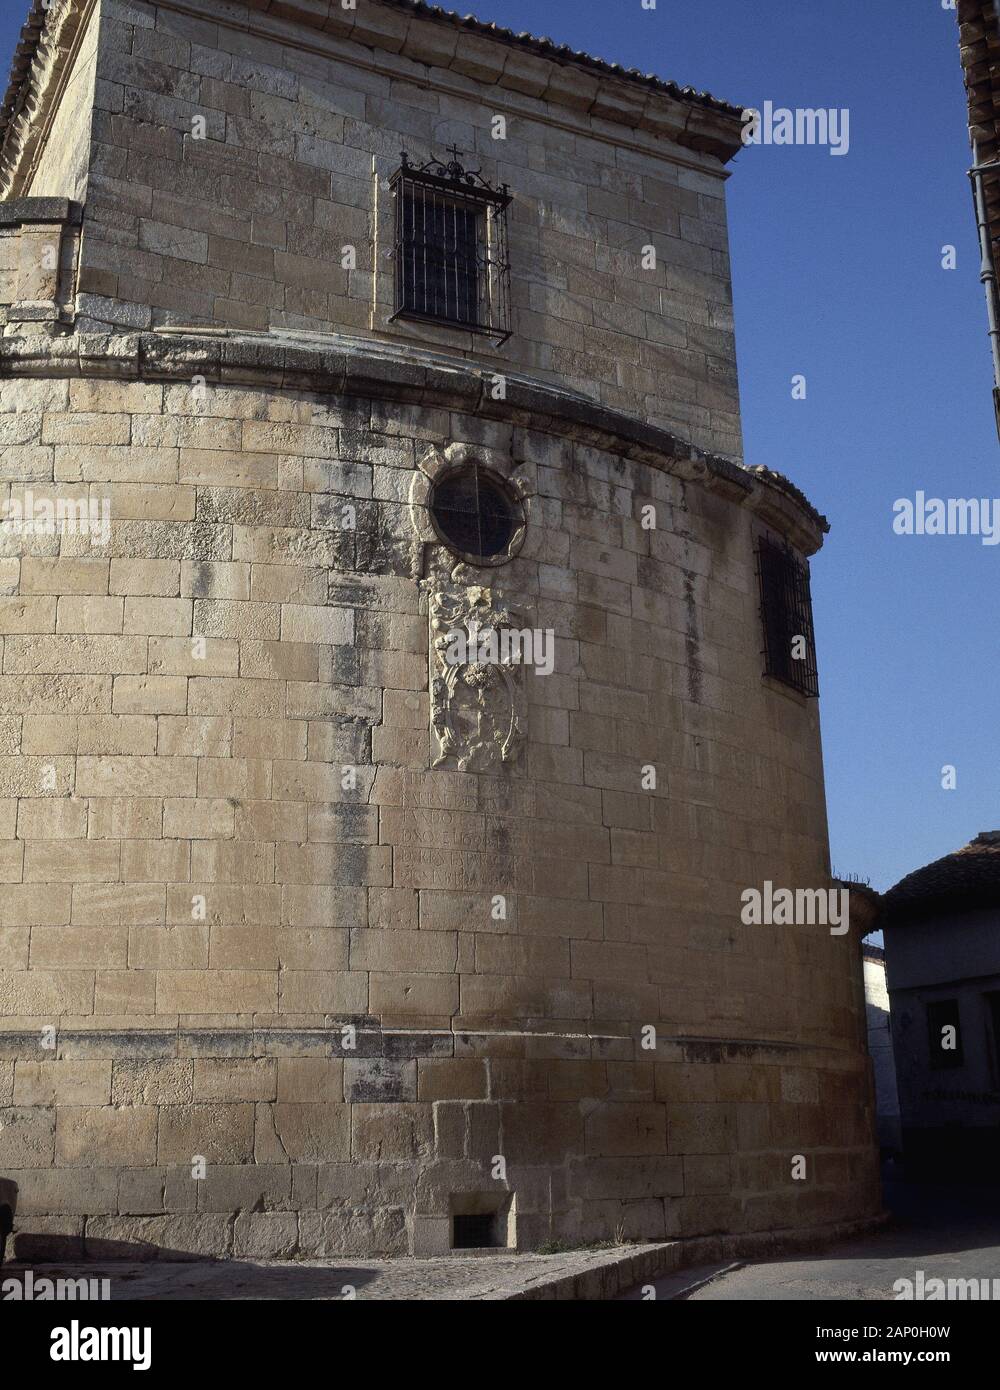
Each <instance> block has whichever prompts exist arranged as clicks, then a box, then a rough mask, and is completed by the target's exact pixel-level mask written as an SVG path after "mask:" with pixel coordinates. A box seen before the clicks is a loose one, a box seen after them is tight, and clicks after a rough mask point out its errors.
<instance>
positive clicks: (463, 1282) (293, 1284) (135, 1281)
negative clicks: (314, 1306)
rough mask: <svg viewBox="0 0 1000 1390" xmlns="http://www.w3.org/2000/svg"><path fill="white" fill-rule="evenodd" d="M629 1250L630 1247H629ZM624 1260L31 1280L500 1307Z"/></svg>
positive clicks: (99, 1264)
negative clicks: (493, 1302) (486, 1302)
mask: <svg viewBox="0 0 1000 1390" xmlns="http://www.w3.org/2000/svg"><path fill="white" fill-rule="evenodd" d="M630 1248H634V1247H630ZM620 1253H622V1252H621V1251H619V1250H617V1249H602V1250H578V1251H571V1252H569V1253H566V1254H560V1255H479V1256H475V1255H470V1256H466V1257H464V1258H463V1257H459V1258H442V1259H398V1260H361V1259H358V1260H355V1259H343V1260H303V1261H295V1262H267V1263H264V1262H255V1261H249V1260H218V1261H209V1260H199V1261H192V1262H191V1263H187V1262H184V1263H182V1262H179V1261H178V1262H168V1261H150V1262H148V1263H143V1264H125V1263H117V1262H114V1261H98V1260H94V1261H88V1262H87V1263H81V1264H73V1265H68V1264H59V1265H55V1264H51V1265H48V1264H47V1265H38V1266H36V1267H35V1269H34V1277H35V1279H40V1278H43V1277H44V1278H48V1279H57V1278H64V1279H101V1278H107V1279H110V1281H111V1298H112V1300H116V1299H118V1300H121V1299H197V1300H199V1301H200V1300H206V1299H296V1300H332V1299H343V1298H348V1297H350V1296H351V1294H350V1291H351V1290H352V1289H353V1290H354V1291H355V1292H354V1296H355V1297H356V1298H359V1299H400V1300H411V1299H453V1300H462V1301H467V1300H470V1299H471V1300H477V1299H505V1298H510V1297H511V1296H513V1295H515V1294H519V1293H523V1292H525V1291H527V1290H530V1289H531V1288H532V1287H534V1286H536V1285H537V1284H539V1283H547V1282H549V1281H550V1280H552V1279H559V1278H563V1277H565V1276H567V1275H575V1274H580V1273H585V1272H586V1271H587V1270H589V1269H593V1268H594V1267H595V1266H601V1265H604V1264H606V1263H607V1262H608V1260H609V1258H612V1259H613V1258H614V1257H615V1256H616V1255H618V1254H620ZM24 1272H25V1266H24V1265H23V1264H12V1265H7V1266H5V1267H4V1270H3V1274H2V1279H3V1280H4V1281H5V1280H7V1279H9V1278H12V1277H19V1278H21V1279H22V1280H23V1278H24Z"/></svg>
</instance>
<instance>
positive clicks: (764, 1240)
mask: <svg viewBox="0 0 1000 1390" xmlns="http://www.w3.org/2000/svg"><path fill="white" fill-rule="evenodd" d="M889 1219H890V1217H889V1213H888V1212H880V1213H879V1214H878V1216H874V1217H868V1218H866V1219H864V1220H862V1221H850V1222H841V1223H838V1224H836V1225H829V1226H810V1227H806V1228H804V1229H803V1230H800V1231H776V1232H769V1231H768V1232H762V1233H760V1234H756V1235H743V1236H739V1235H736V1236H717V1237H715V1236H708V1237H697V1238H695V1239H692V1240H675V1241H664V1242H657V1243H656V1244H650V1245H642V1246H638V1247H636V1249H635V1250H634V1251H624V1252H621V1253H618V1252H616V1253H614V1254H609V1256H608V1258H607V1259H606V1260H604V1261H602V1262H601V1263H599V1264H595V1265H592V1266H591V1267H590V1268H588V1269H584V1270H581V1271H579V1272H578V1273H576V1274H562V1275H559V1276H558V1277H556V1278H554V1279H547V1280H546V1279H543V1280H540V1281H539V1282H538V1283H537V1284H534V1285H532V1287H531V1288H528V1289H522V1290H521V1291H519V1292H518V1293H509V1294H501V1295H499V1297H500V1298H503V1299H505V1300H506V1301H508V1302H511V1301H523V1300H526V1299H551V1300H556V1299H560V1300H561V1299H580V1300H584V1301H596V1302H601V1301H604V1300H608V1299H612V1298H616V1297H617V1296H618V1295H619V1294H624V1293H628V1292H629V1290H630V1289H634V1288H635V1287H636V1286H637V1285H639V1284H650V1283H655V1281H656V1280H657V1279H662V1278H663V1277H664V1275H667V1274H675V1273H676V1272H677V1271H678V1270H681V1269H684V1268H690V1267H692V1266H695V1265H702V1264H713V1263H715V1264H722V1263H726V1262H729V1261H742V1262H745V1261H746V1260H748V1259H751V1260H752V1259H765V1258H768V1257H771V1256H776V1255H782V1254H791V1253H793V1252H795V1251H800V1250H819V1249H822V1248H823V1247H824V1246H826V1245H830V1244H832V1243H833V1242H835V1241H839V1240H846V1239H850V1238H851V1237H852V1236H856V1235H862V1234H864V1233H866V1232H868V1231H873V1230H877V1229H878V1228H879V1227H880V1226H884V1225H885V1224H886V1223H887V1222H888V1221H889ZM712 1277H713V1278H714V1277H715V1276H714V1275H713V1276H712ZM706 1282H708V1280H700V1281H698V1283H697V1284H694V1285H692V1289H694V1288H696V1287H699V1286H700V1284H701V1283H706Z"/></svg>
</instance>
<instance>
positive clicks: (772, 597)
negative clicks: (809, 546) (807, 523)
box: [757, 537, 819, 699]
mask: <svg viewBox="0 0 1000 1390" xmlns="http://www.w3.org/2000/svg"><path fill="white" fill-rule="evenodd" d="M757 579H758V582H759V585H760V615H761V625H762V628H763V632H764V650H763V657H764V673H765V675H768V676H771V677H773V678H774V679H775V680H779V681H782V682H783V683H784V684H785V685H790V686H791V687H792V689H793V690H797V691H798V692H799V694H800V695H807V696H809V697H810V698H811V699H815V698H816V697H817V696H818V695H819V674H818V671H817V667H816V636H815V630H814V628H813V615H812V595H811V593H810V588H809V566H808V564H807V563H806V562H805V561H804V560H800V559H799V557H798V556H797V555H796V553H795V552H794V550H792V548H791V546H789V545H787V544H785V545H781V544H777V543H776V542H774V541H772V540H768V539H767V538H765V537H761V539H760V541H759V542H758V545H757Z"/></svg>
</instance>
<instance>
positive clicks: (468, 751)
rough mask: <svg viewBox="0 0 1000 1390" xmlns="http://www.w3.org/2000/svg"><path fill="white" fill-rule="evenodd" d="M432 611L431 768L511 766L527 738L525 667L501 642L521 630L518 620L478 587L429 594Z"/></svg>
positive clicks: (500, 598)
mask: <svg viewBox="0 0 1000 1390" xmlns="http://www.w3.org/2000/svg"><path fill="white" fill-rule="evenodd" d="M429 612H430V628H431V631H430V668H431V669H430V687H431V689H430V695H431V701H430V705H431V732H432V734H433V735H434V739H435V740H436V749H435V750H434V751H435V754H436V755H435V757H434V759H433V765H434V767H445V768H453V769H456V770H458V771H460V772H485V771H490V770H496V769H497V768H499V767H501V766H503V765H504V764H511V763H513V762H514V760H515V759H516V757H517V754H518V751H519V749H520V747H521V744H522V742H523V739H524V726H525V717H526V711H525V704H526V696H525V689H524V668H523V666H521V665H520V664H519V662H518V660H517V648H516V644H511V643H509V642H505V641H504V640H503V637H504V633H510V632H513V631H514V630H516V629H517V628H519V627H520V626H521V621H520V615H519V614H517V613H516V612H515V611H514V610H513V609H512V608H510V607H509V606H508V604H507V601H506V600H505V598H504V597H503V596H502V595H501V594H500V593H498V592H497V590H495V589H489V588H485V587H483V586H482V585H478V584H476V585H469V586H464V587H455V588H449V589H439V590H436V591H432V592H431V594H430V605H429ZM512 647H513V650H512ZM463 656H464V657H466V658H467V659H465V660H462V659H461V658H462V657H463ZM484 658H485V659H484ZM494 658H495V659H494Z"/></svg>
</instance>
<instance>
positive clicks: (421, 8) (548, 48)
mask: <svg viewBox="0 0 1000 1390" xmlns="http://www.w3.org/2000/svg"><path fill="white" fill-rule="evenodd" d="M63 3H64V4H65V3H67V0H63ZM68 3H70V4H72V3H73V0H68ZM379 3H380V4H383V5H385V6H387V7H388V8H390V9H396V10H404V11H406V12H407V13H409V14H412V15H415V16H417V17H418V18H423V19H430V20H434V21H436V22H438V23H442V24H448V25H450V26H452V27H453V28H458V29H464V30H466V31H467V32H469V33H473V34H477V35H480V36H482V37H483V38H489V39H493V40H495V41H497V42H499V43H503V44H506V45H508V46H509V47H512V48H519V49H521V50H522V51H524V52H528V53H533V54H535V55H536V56H538V57H541V58H545V59H548V60H550V61H553V62H562V63H571V64H575V65H577V66H578V67H582V68H585V69H587V70H588V71H590V72H593V73H600V74H601V75H602V76H604V77H610V78H617V79H619V80H621V81H625V82H629V83H632V84H634V85H637V86H641V87H644V88H645V89H646V90H647V91H649V92H658V93H662V94H664V95H665V96H669V97H672V98H673V99H674V100H676V101H680V102H684V103H685V104H687V105H688V106H694V107H701V108H703V109H704V110H706V111H713V112H716V113H717V114H718V115H719V116H723V117H730V118H733V119H735V120H738V119H740V117H741V116H742V114H743V108H742V107H740V106H734V105H732V104H731V103H730V102H727V101H722V100H720V99H719V98H718V97H714V96H712V95H711V93H709V92H699V91H698V90H697V89H696V88H694V87H682V86H681V85H680V84H679V83H677V82H672V81H669V80H666V79H663V78H660V77H657V76H656V75H655V74H654V73H643V72H640V71H639V69H638V68H626V67H622V65H621V64H620V63H609V62H606V61H605V60H604V59H603V58H595V57H593V56H592V55H591V54H589V53H584V52H582V51H580V50H578V49H574V48H571V47H570V46H569V45H568V44H557V43H554V42H553V41H552V40H551V39H547V38H536V37H535V35H533V34H529V33H526V32H525V33H521V34H516V33H514V31H513V30H512V29H506V28H504V27H503V26H502V25H499V24H490V23H487V22H486V21H484V20H480V19H476V18H475V16H474V15H460V14H458V13H456V12H455V11H454V10H445V9H442V8H441V7H440V6H438V5H428V4H425V3H424V0H379ZM57 7H58V0H56V4H55V5H54V4H53V3H52V0H49V3H48V4H46V0H32V4H31V9H30V11H29V13H28V17H27V19H26V20H25V22H24V25H23V26H22V29H21V35H20V38H19V40H18V43H17V46H16V48H15V50H14V57H13V61H12V64H11V73H10V79H9V82H8V85H7V90H6V93H5V94H4V98H3V102H2V104H0V147H2V146H3V145H4V144H5V143H6V141H7V137H8V134H9V128H10V124H11V120H12V119H13V117H14V115H15V114H16V112H17V110H18V108H19V107H20V105H21V104H22V101H23V99H24V93H25V92H26V90H27V89H28V88H29V86H30V76H31V70H32V67H33V65H34V63H35V59H36V56H37V54H38V49H39V44H40V41H41V37H42V33H43V30H44V28H45V24H46V20H47V19H48V18H50V16H51V14H52V11H53V9H55V8H57ZM254 12H255V11H254V10H251V13H254ZM256 12H260V7H259V6H258V7H257V8H256ZM738 148H739V145H738V144H737V145H736V149H738ZM735 152H736V150H735V149H734V150H733V153H735ZM727 157H728V156H727Z"/></svg>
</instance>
